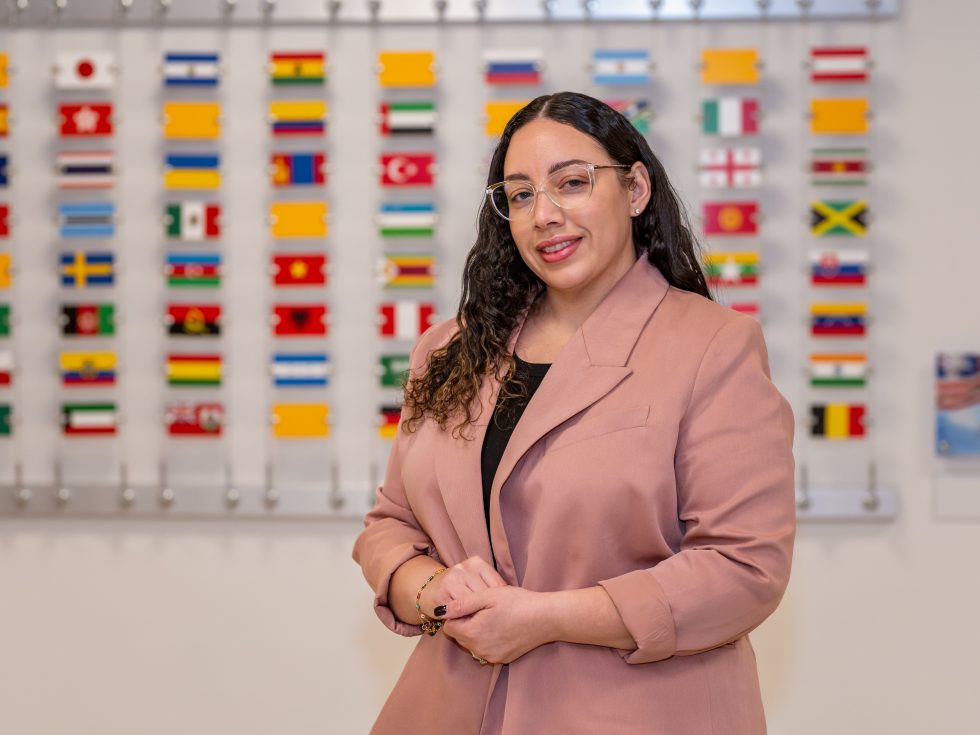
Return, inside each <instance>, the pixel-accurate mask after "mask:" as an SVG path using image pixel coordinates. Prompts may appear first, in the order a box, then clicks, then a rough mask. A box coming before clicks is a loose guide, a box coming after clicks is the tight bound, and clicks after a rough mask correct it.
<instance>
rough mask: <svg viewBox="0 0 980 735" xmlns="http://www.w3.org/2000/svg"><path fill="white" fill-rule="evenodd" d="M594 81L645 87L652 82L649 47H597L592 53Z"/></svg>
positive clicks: (603, 83)
mask: <svg viewBox="0 0 980 735" xmlns="http://www.w3.org/2000/svg"><path fill="white" fill-rule="evenodd" d="M592 83H593V84H598V85H604V86H620V87H623V86H632V87H643V86H646V85H647V84H649V83H650V52H649V51H648V50H647V49H596V50H595V51H594V52H593V54H592Z"/></svg>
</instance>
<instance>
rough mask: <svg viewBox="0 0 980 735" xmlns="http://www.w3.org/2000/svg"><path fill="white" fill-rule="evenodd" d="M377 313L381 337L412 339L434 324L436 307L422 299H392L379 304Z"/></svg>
mask: <svg viewBox="0 0 980 735" xmlns="http://www.w3.org/2000/svg"><path fill="white" fill-rule="evenodd" d="M378 315H379V317H380V319H379V326H378V333H379V335H380V336H381V337H385V338H388V339H405V340H412V341H414V340H415V339H417V338H418V337H419V336H420V335H421V334H422V333H423V332H424V331H425V330H426V329H428V328H429V327H431V326H433V325H434V324H435V319H436V307H435V305H434V304H431V303H428V302H422V301H393V302H387V303H383V304H381V305H380V306H379V307H378Z"/></svg>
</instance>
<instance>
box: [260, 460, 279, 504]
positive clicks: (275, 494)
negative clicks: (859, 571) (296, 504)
mask: <svg viewBox="0 0 980 735" xmlns="http://www.w3.org/2000/svg"><path fill="white" fill-rule="evenodd" d="M279 498H280V495H279V491H278V490H276V488H275V484H274V482H273V476H272V462H266V463H265V490H263V492H262V502H263V503H265V507H266V508H268V509H269V510H274V509H275V508H276V506H277V505H279Z"/></svg>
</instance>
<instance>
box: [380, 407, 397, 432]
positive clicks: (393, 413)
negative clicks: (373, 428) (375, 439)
mask: <svg viewBox="0 0 980 735" xmlns="http://www.w3.org/2000/svg"><path fill="white" fill-rule="evenodd" d="M401 415H402V409H401V406H397V405H395V404H388V405H385V406H381V408H379V409H378V436H380V437H381V438H382V439H394V438H395V435H396V434H397V433H398V421H399V420H400V419H401Z"/></svg>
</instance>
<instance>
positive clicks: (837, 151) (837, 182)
mask: <svg viewBox="0 0 980 735" xmlns="http://www.w3.org/2000/svg"><path fill="white" fill-rule="evenodd" d="M869 168H870V166H869V163H868V150H867V149H866V148H814V149H813V152H812V156H811V158H810V183H811V184H813V185H814V186H864V185H865V184H867V183H868V170H869Z"/></svg>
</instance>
